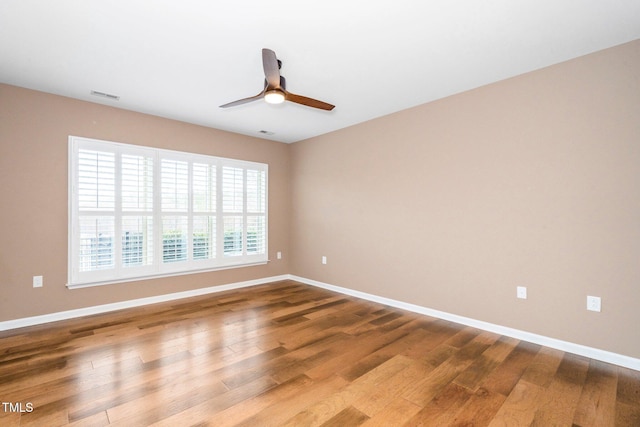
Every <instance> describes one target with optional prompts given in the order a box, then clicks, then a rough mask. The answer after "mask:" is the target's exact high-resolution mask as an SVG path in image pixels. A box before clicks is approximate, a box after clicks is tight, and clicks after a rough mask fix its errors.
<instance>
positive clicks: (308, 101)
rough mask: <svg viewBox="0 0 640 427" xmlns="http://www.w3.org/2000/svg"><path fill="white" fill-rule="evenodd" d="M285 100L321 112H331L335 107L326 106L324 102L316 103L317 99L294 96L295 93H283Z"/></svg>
mask: <svg viewBox="0 0 640 427" xmlns="http://www.w3.org/2000/svg"><path fill="white" fill-rule="evenodd" d="M285 99H286V100H287V101H291V102H295V103H296V104H302V105H306V106H307V107H313V108H319V109H321V110H327V111H331V110H333V109H334V108H335V105H331V104H327V103H326V102H322V101H318V100H317V99H313V98H307V97H306V96H302V95H296V94H295V93H291V92H285Z"/></svg>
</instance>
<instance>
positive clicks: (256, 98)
mask: <svg viewBox="0 0 640 427" xmlns="http://www.w3.org/2000/svg"><path fill="white" fill-rule="evenodd" d="M263 97H264V91H262V92H260V93H259V94H257V95H255V96H250V97H249V98H243V99H238V100H237V101H233V102H229V103H227V104H224V105H221V106H220V108H229V107H235V106H236V105H242V104H246V103H248V102H251V101H257V100H258V99H262V98H263Z"/></svg>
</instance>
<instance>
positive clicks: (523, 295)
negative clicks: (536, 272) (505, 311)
mask: <svg viewBox="0 0 640 427" xmlns="http://www.w3.org/2000/svg"><path fill="white" fill-rule="evenodd" d="M516 296H517V297H518V298H520V299H527V288H526V287H525V286H518V287H517V288H516Z"/></svg>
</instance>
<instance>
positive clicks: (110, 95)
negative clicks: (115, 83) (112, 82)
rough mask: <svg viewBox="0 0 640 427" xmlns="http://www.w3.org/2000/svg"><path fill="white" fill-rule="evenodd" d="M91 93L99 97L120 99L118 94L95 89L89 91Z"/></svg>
mask: <svg viewBox="0 0 640 427" xmlns="http://www.w3.org/2000/svg"><path fill="white" fill-rule="evenodd" d="M91 95H93V96H99V97H102V98H107V99H111V100H113V101H119V100H120V97H119V96H118V95H112V94H110V93H104V92H98V91H97V90H92V91H91Z"/></svg>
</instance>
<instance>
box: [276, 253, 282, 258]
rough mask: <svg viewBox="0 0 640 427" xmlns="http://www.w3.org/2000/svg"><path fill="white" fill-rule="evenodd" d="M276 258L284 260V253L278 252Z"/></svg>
mask: <svg viewBox="0 0 640 427" xmlns="http://www.w3.org/2000/svg"><path fill="white" fill-rule="evenodd" d="M276 258H278V259H282V252H280V251H278V252H276Z"/></svg>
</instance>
